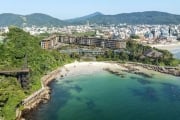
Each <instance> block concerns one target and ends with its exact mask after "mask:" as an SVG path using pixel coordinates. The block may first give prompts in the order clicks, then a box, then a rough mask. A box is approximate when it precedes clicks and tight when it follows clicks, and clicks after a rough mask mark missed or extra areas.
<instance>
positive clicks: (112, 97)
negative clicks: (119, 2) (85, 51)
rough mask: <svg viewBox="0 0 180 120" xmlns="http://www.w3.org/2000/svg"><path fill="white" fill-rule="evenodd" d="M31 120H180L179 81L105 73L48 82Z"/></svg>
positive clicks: (163, 76)
mask: <svg viewBox="0 0 180 120" xmlns="http://www.w3.org/2000/svg"><path fill="white" fill-rule="evenodd" d="M50 87H51V88H52V94H51V100H50V101H49V102H48V103H47V104H42V105H40V107H39V108H38V109H37V110H36V111H35V112H33V113H32V114H31V117H32V118H31V119H32V120H180V114H179V113H180V77H175V76H171V75H165V74H158V75H153V76H152V78H151V77H150V78H149V77H145V76H141V75H136V74H131V73H124V75H120V76H118V75H114V74H111V73H109V72H106V71H101V72H96V73H93V74H92V73H90V74H86V75H76V76H68V77H65V78H59V79H57V80H56V81H54V82H52V84H51V85H50Z"/></svg>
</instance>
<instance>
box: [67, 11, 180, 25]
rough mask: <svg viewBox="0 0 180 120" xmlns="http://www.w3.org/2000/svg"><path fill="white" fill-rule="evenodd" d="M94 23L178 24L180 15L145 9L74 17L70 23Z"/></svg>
mask: <svg viewBox="0 0 180 120" xmlns="http://www.w3.org/2000/svg"><path fill="white" fill-rule="evenodd" d="M87 21H88V22H89V23H96V24H105V25H107V24H119V23H127V24H180V15H174V14H170V13H165V12H158V11H147V12H134V13H123V14H117V15H103V14H97V15H95V16H92V17H89V18H86V19H81V18H80V19H74V21H72V20H71V21H70V23H71V24H85V23H86V22H87Z"/></svg>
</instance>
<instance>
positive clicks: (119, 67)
mask: <svg viewBox="0 0 180 120" xmlns="http://www.w3.org/2000/svg"><path fill="white" fill-rule="evenodd" d="M104 70H106V71H110V72H112V73H116V74H123V73H124V72H133V73H144V74H146V75H148V76H151V75H152V74H160V73H159V72H157V71H153V70H148V69H145V68H143V67H141V66H133V65H132V64H120V63H111V62H77V61H76V62H74V63H71V64H67V65H65V66H63V67H61V68H60V72H59V74H58V75H57V77H56V78H63V77H72V76H76V75H82V74H93V73H96V72H101V71H104Z"/></svg>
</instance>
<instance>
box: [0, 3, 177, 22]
mask: <svg viewBox="0 0 180 120" xmlns="http://www.w3.org/2000/svg"><path fill="white" fill-rule="evenodd" d="M179 4H180V1H173V2H172V1H170V0H166V1H164V0H158V1H155V0H152V1H146V0H139V1H138V2H137V1H131V0H126V1H118V0H113V1H108V0H98V1H95V0H86V1H83V0H77V1H72V0H66V1H58V0H51V1H42V0H39V1H35V0H31V1H23V0H14V3H12V1H11V0H6V1H2V2H1V5H2V6H1V8H0V14H2V13H14V14H22V15H27V14H32V13H44V14H48V15H50V16H53V17H56V18H59V19H62V20H64V19H71V18H76V17H81V16H84V15H88V14H91V13H94V12H101V13H103V14H107V15H114V14H120V13H131V12H143V11H161V12H168V13H172V14H178V15H180V11H179V6H178V5H179Z"/></svg>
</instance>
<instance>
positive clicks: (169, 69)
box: [130, 63, 180, 76]
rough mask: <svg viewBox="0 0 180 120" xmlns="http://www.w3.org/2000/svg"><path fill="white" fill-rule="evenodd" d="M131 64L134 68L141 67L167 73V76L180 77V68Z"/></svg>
mask: <svg viewBox="0 0 180 120" xmlns="http://www.w3.org/2000/svg"><path fill="white" fill-rule="evenodd" d="M130 64H132V65H133V66H141V67H143V68H146V69H148V70H154V71H157V72H161V73H165V74H170V75H174V76H180V68H179V67H168V66H155V65H148V64H141V63H130Z"/></svg>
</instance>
